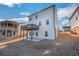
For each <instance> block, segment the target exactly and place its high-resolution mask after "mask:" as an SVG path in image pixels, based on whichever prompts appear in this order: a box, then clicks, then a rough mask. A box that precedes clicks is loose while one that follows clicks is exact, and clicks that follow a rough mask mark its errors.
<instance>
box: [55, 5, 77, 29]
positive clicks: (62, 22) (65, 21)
mask: <svg viewBox="0 0 79 59" xmlns="http://www.w3.org/2000/svg"><path fill="white" fill-rule="evenodd" d="M76 8H77V4H71V5H70V6H68V7H65V8H58V10H57V13H58V25H59V28H61V29H62V27H63V26H67V25H69V18H70V16H71V15H72V13H73V12H74V11H75V9H76Z"/></svg>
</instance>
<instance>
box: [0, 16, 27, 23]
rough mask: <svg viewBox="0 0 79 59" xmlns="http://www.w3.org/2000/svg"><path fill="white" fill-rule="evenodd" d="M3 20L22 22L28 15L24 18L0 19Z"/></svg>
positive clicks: (25, 20)
mask: <svg viewBox="0 0 79 59" xmlns="http://www.w3.org/2000/svg"><path fill="white" fill-rule="evenodd" d="M5 20H9V21H17V22H19V23H22V22H28V17H25V18H11V19H0V21H5Z"/></svg>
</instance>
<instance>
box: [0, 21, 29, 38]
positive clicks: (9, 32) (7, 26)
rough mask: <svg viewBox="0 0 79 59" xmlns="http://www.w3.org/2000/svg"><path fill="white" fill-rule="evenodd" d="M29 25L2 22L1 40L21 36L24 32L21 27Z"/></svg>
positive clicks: (0, 27)
mask: <svg viewBox="0 0 79 59" xmlns="http://www.w3.org/2000/svg"><path fill="white" fill-rule="evenodd" d="M26 24H27V23H23V24H22V23H18V22H16V21H8V20H5V21H1V22H0V38H7V37H14V36H21V35H23V34H26V33H23V34H22V32H24V31H23V30H22V29H21V27H22V26H24V25H26Z"/></svg>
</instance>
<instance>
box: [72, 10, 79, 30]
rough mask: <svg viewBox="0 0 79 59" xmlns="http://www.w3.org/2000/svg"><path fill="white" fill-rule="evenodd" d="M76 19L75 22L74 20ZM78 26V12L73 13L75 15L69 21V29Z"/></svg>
mask: <svg viewBox="0 0 79 59" xmlns="http://www.w3.org/2000/svg"><path fill="white" fill-rule="evenodd" d="M76 17H77V20H76ZM78 26H79V15H78V11H77V12H76V13H75V15H74V16H73V17H72V19H71V29H73V28H75V27H78Z"/></svg>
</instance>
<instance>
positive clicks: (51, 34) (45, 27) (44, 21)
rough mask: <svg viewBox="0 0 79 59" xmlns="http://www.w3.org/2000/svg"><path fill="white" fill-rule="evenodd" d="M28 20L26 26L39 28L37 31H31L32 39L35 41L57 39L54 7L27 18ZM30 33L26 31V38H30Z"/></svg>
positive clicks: (55, 10)
mask: <svg viewBox="0 0 79 59" xmlns="http://www.w3.org/2000/svg"><path fill="white" fill-rule="evenodd" d="M28 18H29V21H28V24H35V25H38V26H39V30H36V31H33V38H36V39H37V40H43V39H51V40H55V39H57V32H58V29H57V28H58V27H57V9H56V6H55V5H52V6H50V7H48V8H46V9H43V10H41V11H39V12H36V13H34V14H32V15H30V16H28ZM30 33H31V31H28V37H30V36H31V35H30Z"/></svg>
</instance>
